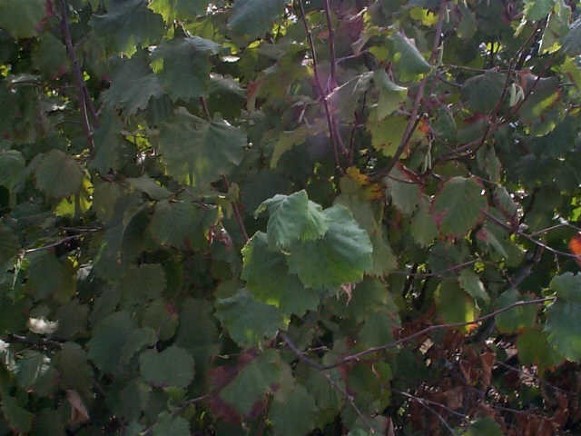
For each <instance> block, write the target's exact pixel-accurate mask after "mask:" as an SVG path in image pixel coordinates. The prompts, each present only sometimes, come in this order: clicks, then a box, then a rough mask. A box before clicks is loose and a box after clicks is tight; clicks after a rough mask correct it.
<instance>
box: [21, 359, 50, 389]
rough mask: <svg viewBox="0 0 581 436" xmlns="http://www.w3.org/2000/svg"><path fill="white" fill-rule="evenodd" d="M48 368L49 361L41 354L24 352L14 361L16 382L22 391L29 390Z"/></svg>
mask: <svg viewBox="0 0 581 436" xmlns="http://www.w3.org/2000/svg"><path fill="white" fill-rule="evenodd" d="M49 368H50V359H49V358H48V357H47V356H46V355H44V354H43V353H39V352H38V351H33V350H24V351H23V352H22V353H20V356H19V359H18V360H17V361H16V368H15V372H16V381H17V382H18V384H19V385H20V386H21V387H22V388H24V389H31V388H33V386H34V385H35V383H36V382H37V381H38V379H39V378H40V377H42V376H43V375H44V374H45V373H46V372H47V371H48V369H49Z"/></svg>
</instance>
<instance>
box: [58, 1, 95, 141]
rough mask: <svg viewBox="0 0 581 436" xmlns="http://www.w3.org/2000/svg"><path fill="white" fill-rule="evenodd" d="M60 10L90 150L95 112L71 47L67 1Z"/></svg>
mask: <svg viewBox="0 0 581 436" xmlns="http://www.w3.org/2000/svg"><path fill="white" fill-rule="evenodd" d="M60 6H61V7H60V9H61V32H62V34H63V39H64V42H65V47H66V49H67V55H68V57H69V60H70V63H71V69H72V74H73V77H74V79H75V82H76V85H77V93H78V100H79V109H80V111H81V125H82V126H83V132H84V133H85V137H86V139H87V144H88V145H89V148H90V149H93V148H94V142H93V127H95V126H97V125H98V122H99V120H98V116H97V111H96V110H95V107H94V105H93V101H92V100H91V96H90V95H89V90H88V89H87V86H86V84H85V81H84V79H83V73H82V71H81V67H80V65H79V60H78V58H77V53H76V51H75V47H74V45H73V38H72V36H71V26H70V21H69V5H68V3H67V0H60Z"/></svg>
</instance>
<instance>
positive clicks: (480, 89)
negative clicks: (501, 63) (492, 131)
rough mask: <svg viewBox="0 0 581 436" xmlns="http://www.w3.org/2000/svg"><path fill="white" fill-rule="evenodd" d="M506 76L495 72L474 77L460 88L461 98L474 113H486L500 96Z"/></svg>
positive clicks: (494, 105)
mask: <svg viewBox="0 0 581 436" xmlns="http://www.w3.org/2000/svg"><path fill="white" fill-rule="evenodd" d="M505 82H506V75H505V74H504V73H498V72H495V71H487V72H486V73H484V74H481V75H478V76H474V77H472V78H470V79H468V80H466V82H464V85H463V86H462V98H463V100H464V101H465V102H466V104H467V105H468V107H470V109H472V111H474V112H480V113H488V112H490V111H491V110H492V109H494V108H495V107H496V105H497V103H498V100H499V99H500V97H501V96H502V92H503V89H504V85H505Z"/></svg>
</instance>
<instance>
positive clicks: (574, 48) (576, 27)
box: [563, 18, 581, 56]
mask: <svg viewBox="0 0 581 436" xmlns="http://www.w3.org/2000/svg"><path fill="white" fill-rule="evenodd" d="M563 50H565V52H566V53H567V54H569V55H571V56H578V55H579V54H581V18H577V19H576V20H575V21H574V22H573V24H571V26H570V28H569V32H568V33H567V34H566V35H565V36H564V37H563Z"/></svg>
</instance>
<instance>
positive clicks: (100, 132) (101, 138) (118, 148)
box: [89, 109, 135, 174]
mask: <svg viewBox="0 0 581 436" xmlns="http://www.w3.org/2000/svg"><path fill="white" fill-rule="evenodd" d="M116 112H117V111H115V110H111V109H109V110H103V112H102V113H101V116H100V117H99V126H98V127H97V128H96V129H95V133H94V135H93V141H94V143H95V154H94V157H93V159H92V160H91V161H90V163H89V167H90V168H92V169H96V170H97V171H99V173H101V174H107V173H108V172H109V171H111V170H113V171H117V170H120V169H121V168H123V166H124V165H126V164H127V163H128V162H129V161H130V160H131V159H133V155H134V153H135V151H134V149H133V145H132V144H130V143H129V142H128V141H126V140H125V139H124V138H123V137H122V135H121V133H120V132H121V131H122V129H123V123H122V121H121V119H120V117H119V114H117V113H116Z"/></svg>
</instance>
